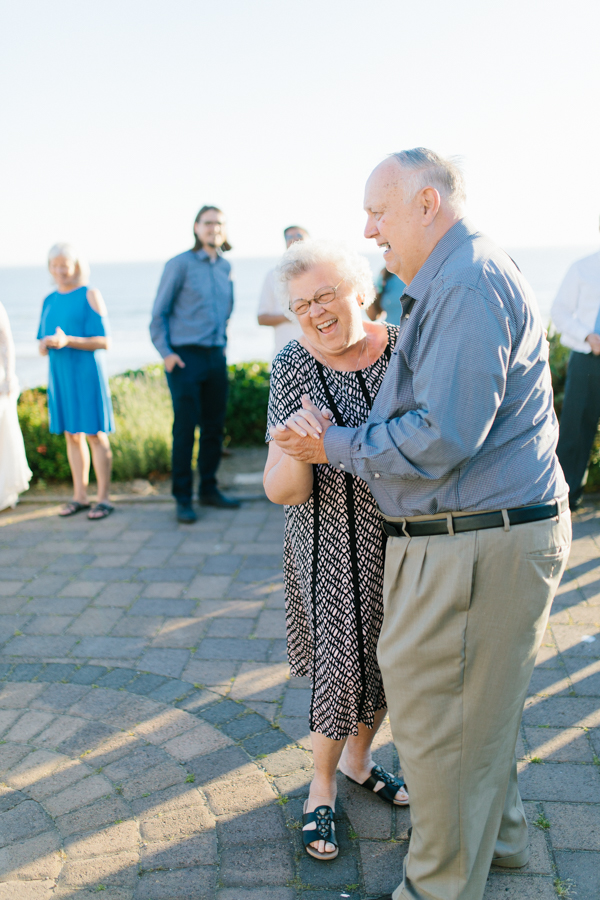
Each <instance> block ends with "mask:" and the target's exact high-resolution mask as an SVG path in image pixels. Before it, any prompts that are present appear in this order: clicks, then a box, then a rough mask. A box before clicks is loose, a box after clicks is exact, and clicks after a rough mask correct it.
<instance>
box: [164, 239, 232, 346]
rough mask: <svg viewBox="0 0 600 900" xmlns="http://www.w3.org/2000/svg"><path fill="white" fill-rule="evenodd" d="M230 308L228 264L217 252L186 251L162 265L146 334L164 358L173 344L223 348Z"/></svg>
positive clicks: (230, 292) (229, 267)
mask: <svg viewBox="0 0 600 900" xmlns="http://www.w3.org/2000/svg"><path fill="white" fill-rule="evenodd" d="M232 309H233V282H232V280H231V266H230V264H229V263H228V262H227V260H226V259H224V258H223V257H222V256H221V255H220V254H219V255H218V256H217V258H216V259H215V260H214V261H213V260H211V258H210V256H209V255H208V253H206V252H205V251H204V250H197V251H194V250H187V251H186V252H185V253H180V254H179V256H175V257H174V258H173V259H170V260H169V262H168V263H167V264H166V266H165V269H164V272H163V274H162V278H161V279H160V284H159V286H158V293H157V295H156V300H155V301H154V308H153V310H152V321H151V322H150V337H151V338H152V343H153V344H154V346H155V347H156V349H157V350H158V352H159V353H160V355H161V356H162V357H163V358H164V357H165V356H168V355H169V353H173V352H174V351H176V350H177V347H181V346H184V345H185V344H197V345H198V346H200V347H224V346H225V344H226V343H227V322H228V319H229V317H230V315H231V311H232Z"/></svg>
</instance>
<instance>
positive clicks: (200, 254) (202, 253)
mask: <svg viewBox="0 0 600 900" xmlns="http://www.w3.org/2000/svg"><path fill="white" fill-rule="evenodd" d="M192 253H193V254H194V256H196V257H197V258H198V259H201V260H205V259H207V260H208V261H209V262H211V258H210V256H209V255H208V253H207V252H206V250H203V249H202V247H201V248H200V249H199V250H192ZM222 255H223V254H222V253H221V251H220V250H219V249H218V248H217V259H219V257H221V256H222ZM217 259H216V260H215V262H216V261H217Z"/></svg>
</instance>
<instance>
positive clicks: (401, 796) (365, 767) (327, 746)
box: [306, 709, 408, 853]
mask: <svg viewBox="0 0 600 900" xmlns="http://www.w3.org/2000/svg"><path fill="white" fill-rule="evenodd" d="M386 712H387V710H385V709H380V710H378V711H377V712H376V713H375V721H374V724H373V728H367V726H366V725H363V724H362V723H359V725H358V734H357V735H350V736H349V737H347V738H345V739H344V740H341V741H333V740H332V739H331V738H328V737H325V735H323V734H317V733H316V732H314V731H311V733H310V740H311V744H312V750H313V760H314V766H315V774H314V778H313V780H312V783H311V786H310V792H309V795H308V802H307V804H306V812H313V811H314V810H315V809H316V808H317V806H330V807H331V808H332V809H335V798H336V796H337V784H336V780H335V775H336V770H337V768H338V763H340V766H339V768H340V770H341V771H342V772H343V773H344V775H349V776H350V778H353V779H354V780H355V781H358V782H359V783H362V782H363V781H366V780H367V778H368V777H369V775H370V774H371V769H372V768H373V766H374V765H375V763H374V762H373V757H372V756H371V744H372V743H373V738H374V737H375V735H376V734H377V730H378V729H379V726H380V725H381V723H382V722H383V720H384V718H385V714H386ZM396 798H397V799H398V800H399V801H401V802H403V803H405V802H406V801H407V800H408V794H407V792H406V791H405V790H404V788H402V789H401V790H399V791H398V793H397V794H396ZM311 846H313V847H314V848H315V849H316V850H318V851H319V853H328V852H330V851H332V850H333V849H334V847H333V845H332V844H330V843H328V842H326V841H315V842H314V843H313V844H311Z"/></svg>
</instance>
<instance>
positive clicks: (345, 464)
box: [323, 425, 358, 475]
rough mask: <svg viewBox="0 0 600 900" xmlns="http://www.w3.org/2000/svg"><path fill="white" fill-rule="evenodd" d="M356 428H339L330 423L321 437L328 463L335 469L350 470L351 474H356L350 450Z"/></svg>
mask: <svg viewBox="0 0 600 900" xmlns="http://www.w3.org/2000/svg"><path fill="white" fill-rule="evenodd" d="M357 430H358V429H356V428H340V427H339V426H338V425H331V426H330V427H329V428H328V429H327V431H326V432H325V436H324V437H323V446H324V448H325V453H326V454H327V459H328V460H329V464H330V465H332V466H333V467H334V468H335V469H341V470H342V472H350V474H351V475H355V474H356V473H355V471H354V463H353V460H352V455H351V452H352V443H353V441H354V436H355V434H356V432H357Z"/></svg>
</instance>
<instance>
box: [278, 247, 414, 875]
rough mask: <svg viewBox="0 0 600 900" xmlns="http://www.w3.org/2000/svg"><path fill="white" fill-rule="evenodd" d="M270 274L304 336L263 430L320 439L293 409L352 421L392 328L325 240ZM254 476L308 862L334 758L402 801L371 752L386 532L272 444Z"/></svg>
mask: <svg viewBox="0 0 600 900" xmlns="http://www.w3.org/2000/svg"><path fill="white" fill-rule="evenodd" d="M278 278H279V282H280V288H281V289H282V291H283V292H284V293H285V295H286V299H287V302H286V305H287V306H289V309H290V311H291V314H292V315H293V316H295V317H296V318H297V320H298V322H299V324H300V327H301V329H302V336H301V338H300V340H293V341H290V343H289V344H287V346H286V347H285V348H284V349H283V350H282V351H281V352H280V353H279V354H278V355H277V356H276V357H275V360H274V362H273V369H272V374H271V393H270V398H269V414H268V421H269V437H272V435H273V433H274V432H275V429H277V428H278V429H283V428H292V429H293V430H295V431H297V432H298V433H299V434H302V435H303V436H306V434H313V436H315V437H318V423H317V421H316V419H315V418H314V417H312V416H311V414H310V413H308V412H306V411H305V410H303V409H302V406H303V398H304V397H305V395H308V397H310V399H311V400H312V402H313V403H315V404H316V405H317V406H320V407H323V408H327V410H328V411H329V412H328V415H329V416H331V417H332V418H333V419H334V421H335V423H336V424H337V425H348V426H353V427H356V426H358V425H361V424H362V423H363V422H365V421H366V419H367V417H368V415H369V410H370V409H371V406H372V404H373V400H374V398H375V396H376V395H377V392H378V391H379V388H380V387H381V383H382V381H383V377H384V375H385V372H386V369H387V366H388V363H389V359H390V354H391V352H392V350H393V348H394V345H395V342H396V336H397V333H398V329H397V328H395V327H393V326H386V325H382V324H376V323H374V322H369V321H364V320H363V315H362V311H363V309H365V308H366V307H367V306H368V305H369V304H370V303H371V302H372V301H373V299H374V295H375V291H374V287H373V279H372V275H371V270H370V267H369V264H368V262H367V260H366V259H364V258H363V257H361V256H359V255H358V254H357V253H355V252H353V251H350V250H347V249H346V248H344V247H340V246H338V245H335V244H329V243H327V242H324V241H304V242H301V243H296V244H293V245H292V246H291V247H290V248H289V250H288V251H287V252H286V254H285V255H284V257H283V259H282V262H281V264H280V266H279V271H278ZM316 429H317V430H316ZM264 484H265V490H266V492H267V495H268V497H269V498H270V499H271V500H272V501H273V502H274V503H281V504H284V506H285V513H286V530H285V548H284V572H285V588H286V610H287V631H288V656H289V661H290V665H291V672H292V675H295V676H309V677H310V678H311V680H312V687H313V690H312V702H311V707H310V730H311V742H312V748H313V755H314V765H315V775H314V778H313V781H312V784H311V788H310V793H309V797H308V800H307V802H306V804H305V807H304V816H303V826H304V827H303V839H304V846H305V848H306V850H307V852H308V853H309V854H310V855H311V856H314V857H316V858H317V859H333V858H334V857H335V856H337V853H338V846H337V841H336V838H335V825H334V820H333V817H334V810H335V798H336V769H337V767H338V764H339V768H340V769H341V771H342V772H343V773H344V774H345V775H346V776H347V777H348V778H350V779H351V780H352V781H355V782H357V783H358V784H361V785H363V786H364V787H365V788H367V789H368V790H371V791H374V792H375V793H376V794H377V796H379V797H381V799H383V800H386V801H387V802H388V803H393V804H396V805H401V806H402V805H406V804H407V803H408V794H407V792H406V788H405V786H404V782H403V781H402V780H399V779H396V778H394V776H393V775H390V774H389V773H387V772H385V771H384V770H383V769H382V768H381V767H380V766H375V765H374V763H373V759H372V756H371V744H372V742H373V738H374V737H375V734H376V732H377V729H378V728H379V726H380V724H381V722H382V721H383V718H384V716H385V713H386V701H385V694H384V690H383V684H382V680H381V673H380V671H379V666H378V665H377V640H378V637H379V632H380V629H381V622H382V618H383V597H382V595H383V562H384V538H383V535H382V530H381V524H380V519H379V516H378V513H377V509H376V506H375V501H374V500H373V497H372V495H371V493H370V491H369V489H368V487H367V485H366V484H365V482H363V481H361V480H360V479H359V478H356V477H354V476H352V475H349V474H344V473H342V472H339V471H337V470H335V469H333V468H332V467H331V466H329V465H317V466H312V465H310V464H308V463H303V462H300V461H297V460H295V459H292V458H291V457H289V456H286V455H285V453H284V452H283V451H282V450H281V449H280V448H279V447H278V446H277V445H276V444H275V442H274V441H271V442H270V444H269V457H268V460H267V465H266V468H265V477H264Z"/></svg>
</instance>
